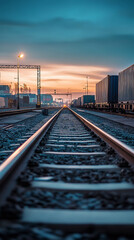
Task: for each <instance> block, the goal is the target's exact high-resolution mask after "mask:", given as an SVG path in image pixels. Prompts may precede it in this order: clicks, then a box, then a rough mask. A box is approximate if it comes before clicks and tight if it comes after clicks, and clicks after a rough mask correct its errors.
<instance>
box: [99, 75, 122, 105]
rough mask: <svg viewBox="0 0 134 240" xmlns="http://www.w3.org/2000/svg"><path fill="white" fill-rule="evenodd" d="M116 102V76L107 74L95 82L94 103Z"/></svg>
mask: <svg viewBox="0 0 134 240" xmlns="http://www.w3.org/2000/svg"><path fill="white" fill-rule="evenodd" d="M117 102H118V76H117V75H108V76H107V77H105V78H104V79H103V80H101V81H100V82H98V83H97V84H96V103H97V104H113V103H117Z"/></svg>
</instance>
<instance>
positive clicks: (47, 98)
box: [41, 94, 53, 104]
mask: <svg viewBox="0 0 134 240" xmlns="http://www.w3.org/2000/svg"><path fill="white" fill-rule="evenodd" d="M41 103H42V104H51V103H53V97H52V95H51V94H41Z"/></svg>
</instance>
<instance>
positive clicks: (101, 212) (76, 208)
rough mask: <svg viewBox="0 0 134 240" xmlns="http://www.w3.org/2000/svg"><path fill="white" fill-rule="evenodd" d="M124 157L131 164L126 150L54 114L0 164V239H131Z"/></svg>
mask: <svg viewBox="0 0 134 240" xmlns="http://www.w3.org/2000/svg"><path fill="white" fill-rule="evenodd" d="M125 159H126V160H127V161H128V162H129V163H131V164H133V162H134V151H133V150H132V149H130V148H128V147H127V146H125V145H124V144H122V143H121V142H119V141H118V140H116V139H114V138H113V137H111V136H109V135H108V134H106V133H104V132H103V131H102V130H100V129H98V128H97V127H95V126H94V125H93V124H91V123H89V122H88V121H87V120H85V119H84V118H82V117H80V116H79V115H78V114H76V113H75V112H73V111H71V110H69V109H66V108H65V109H63V110H61V111H59V112H58V113H56V114H55V116H54V117H52V119H51V120H49V121H48V122H47V123H46V124H44V126H43V127H42V128H41V129H39V130H38V131H37V132H36V133H35V134H34V135H33V136H32V137H31V138H30V139H28V140H27V141H26V142H25V143H24V144H23V145H22V146H21V147H20V148H19V149H18V150H16V152H14V153H13V154H12V155H11V156H10V157H9V158H8V159H7V160H6V161H5V162H4V163H3V164H2V165H1V173H2V174H1V196H2V198H1V206H2V207H1V218H2V219H3V221H2V225H1V231H0V234H1V235H0V236H1V238H2V239H6V238H5V237H6V236H7V237H8V238H7V239H16V240H17V239H66V240H71V239H98V240H99V239H100V240H103V239H104V240H106V239H119V240H120V239H121V237H122V238H123V240H125V239H133V237H134V231H133V229H134V173H133V169H132V168H131V167H130V164H129V163H128V162H127V161H126V160H125ZM11 190H12V191H11ZM20 234H21V237H22V238H21V237H20Z"/></svg>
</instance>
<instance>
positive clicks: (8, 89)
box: [0, 85, 10, 94]
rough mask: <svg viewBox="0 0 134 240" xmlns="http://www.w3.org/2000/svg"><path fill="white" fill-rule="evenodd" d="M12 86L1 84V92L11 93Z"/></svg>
mask: <svg viewBox="0 0 134 240" xmlns="http://www.w3.org/2000/svg"><path fill="white" fill-rule="evenodd" d="M9 93H10V87H9V86H8V85H0V94H9Z"/></svg>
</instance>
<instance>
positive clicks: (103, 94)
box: [96, 76, 108, 103]
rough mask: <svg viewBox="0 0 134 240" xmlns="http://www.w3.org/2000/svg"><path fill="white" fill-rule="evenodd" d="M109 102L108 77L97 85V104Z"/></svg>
mask: <svg viewBox="0 0 134 240" xmlns="http://www.w3.org/2000/svg"><path fill="white" fill-rule="evenodd" d="M107 102H108V76H107V77H105V78H104V79H103V80H101V81H100V82H98V83H97V84H96V103H107Z"/></svg>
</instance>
